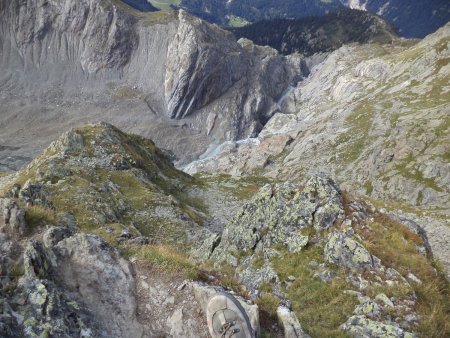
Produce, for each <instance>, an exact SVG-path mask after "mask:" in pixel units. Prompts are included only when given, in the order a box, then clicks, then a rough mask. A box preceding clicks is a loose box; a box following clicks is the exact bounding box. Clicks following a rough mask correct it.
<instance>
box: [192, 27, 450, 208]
mask: <svg viewBox="0 0 450 338" xmlns="http://www.w3.org/2000/svg"><path fill="white" fill-rule="evenodd" d="M449 32H450V25H446V26H444V27H442V28H441V29H440V30H438V31H437V32H436V33H434V34H431V35H429V36H428V37H426V38H425V39H424V40H423V41H421V42H419V43H417V44H415V45H413V46H410V47H408V48H404V49H403V50H402V51H401V52H399V53H397V52H396V51H395V49H392V50H390V49H389V48H388V49H384V48H382V47H381V46H378V45H365V46H361V47H359V46H343V47H342V48H340V49H339V50H337V51H335V52H333V53H331V54H329V55H327V56H326V58H325V60H323V59H322V60H319V62H318V63H316V61H312V65H311V67H310V69H311V74H310V76H309V77H308V78H306V79H305V80H304V81H301V82H299V83H298V85H297V86H296V87H295V88H292V89H291V90H290V91H289V92H288V93H287V95H286V96H285V97H284V98H283V100H281V102H280V112H281V113H284V114H288V115H285V116H284V115H281V116H282V117H280V115H278V114H276V115H274V116H273V117H272V118H271V120H269V122H268V123H267V124H266V125H265V128H264V129H263V130H262V131H261V133H260V134H259V135H258V137H255V138H252V139H249V140H246V142H242V143H235V144H233V146H230V145H229V144H224V145H223V146H222V147H218V148H217V151H216V152H214V153H212V154H211V156H208V157H206V158H203V159H201V160H199V161H197V162H194V163H192V164H190V165H189V166H188V167H187V170H188V171H189V173H191V174H193V173H195V172H202V171H203V172H217V171H219V172H223V173H230V174H234V175H248V174H249V173H251V172H253V173H256V172H257V173H258V174H259V173H261V172H264V173H265V174H266V175H269V176H271V177H276V178H281V179H291V178H292V177H293V176H294V177H303V176H305V175H314V174H316V173H317V172H319V171H325V172H327V173H332V175H333V177H335V179H336V181H337V182H339V184H341V186H342V187H343V188H345V189H349V190H352V191H357V193H358V194H365V195H368V196H370V197H372V198H376V199H381V200H385V201H387V202H390V201H392V200H397V201H401V202H402V203H407V204H409V205H411V206H423V207H430V208H439V209H440V208H442V206H443V205H445V206H448V205H450V204H449V189H448V187H449V186H450V171H449V167H448V165H447V164H446V163H447V162H448V160H446V158H447V155H446V154H448V153H449V144H450V142H449V136H448V135H449V133H448V132H447V133H443V132H441V130H447V129H448V119H447V116H448V114H449V111H450V107H449V103H448V102H449V93H448V90H447V89H446V87H445V85H444V84H446V83H448V82H449V76H450V71H449V66H448V58H449V55H450V49H449V39H448V36H449ZM418 121H420V123H419V122H418ZM280 122H282V123H280ZM420 126H426V127H420ZM280 134H282V135H283V134H284V135H285V136H286V134H288V135H289V136H290V137H292V140H291V141H289V142H280V141H279V142H277V143H276V146H274V147H264V146H263V145H264V144H267V143H268V141H269V140H273V142H275V141H276V137H278V136H279V135H280ZM447 209H448V208H447ZM447 209H446V211H445V212H447V213H448V210H447Z"/></svg>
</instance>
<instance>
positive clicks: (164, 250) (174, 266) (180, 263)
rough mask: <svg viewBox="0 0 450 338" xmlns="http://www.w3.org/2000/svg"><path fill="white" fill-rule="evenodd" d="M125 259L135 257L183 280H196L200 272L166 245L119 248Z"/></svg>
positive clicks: (183, 255)
mask: <svg viewBox="0 0 450 338" xmlns="http://www.w3.org/2000/svg"><path fill="white" fill-rule="evenodd" d="M120 251H121V253H122V255H124V256H125V257H131V256H133V257H136V258H138V259H139V260H140V261H141V262H143V263H146V264H151V266H152V268H154V269H156V270H160V271H162V272H166V273H169V274H171V275H176V276H179V277H183V278H189V279H198V278H199V274H200V270H199V269H198V268H197V267H196V266H195V265H193V264H192V263H191V262H190V261H189V260H188V258H187V256H186V254H184V253H182V252H179V251H177V250H176V249H175V248H174V247H171V246H166V245H145V246H121V247H120Z"/></svg>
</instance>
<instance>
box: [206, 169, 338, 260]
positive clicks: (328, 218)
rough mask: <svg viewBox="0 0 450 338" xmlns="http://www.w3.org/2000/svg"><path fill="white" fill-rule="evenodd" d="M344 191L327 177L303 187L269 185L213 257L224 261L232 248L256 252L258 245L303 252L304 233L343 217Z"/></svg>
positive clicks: (238, 217)
mask: <svg viewBox="0 0 450 338" xmlns="http://www.w3.org/2000/svg"><path fill="white" fill-rule="evenodd" d="M339 196H340V192H339V190H338V188H337V187H336V186H335V184H334V183H333V182H332V181H331V180H328V179H326V178H323V177H313V178H311V179H310V180H308V181H307V182H306V184H305V187H304V188H302V187H300V186H297V185H295V184H293V183H288V182H286V183H281V184H274V185H272V184H267V185H265V186H264V187H263V188H261V189H260V190H259V191H258V193H257V194H256V195H255V196H254V197H253V198H252V200H251V201H250V202H249V203H247V204H246V205H245V206H244V207H243V208H242V210H241V211H240V212H239V213H238V214H237V215H236V216H235V217H234V218H233V219H232V220H231V222H230V223H229V224H228V225H227V226H226V228H225V230H224V232H223V234H222V240H221V243H220V244H219V246H218V247H217V249H216V250H215V251H214V253H213V255H212V257H216V258H219V259H220V256H221V255H222V256H223V254H224V252H226V251H231V250H229V249H230V248H235V249H236V250H238V251H240V250H242V251H249V250H254V249H255V248H256V247H257V246H258V247H261V248H262V250H263V251H264V248H270V247H272V246H274V245H281V246H284V247H286V249H287V250H288V251H290V252H297V251H299V250H301V249H302V248H303V247H304V246H305V245H306V244H307V242H308V237H307V236H305V235H302V234H301V230H302V229H304V228H307V227H314V228H315V229H316V230H318V231H320V230H322V229H327V228H329V227H330V226H332V225H333V223H334V222H335V221H336V220H337V219H338V218H339V217H340V216H342V215H343V207H342V203H341V202H340V199H339Z"/></svg>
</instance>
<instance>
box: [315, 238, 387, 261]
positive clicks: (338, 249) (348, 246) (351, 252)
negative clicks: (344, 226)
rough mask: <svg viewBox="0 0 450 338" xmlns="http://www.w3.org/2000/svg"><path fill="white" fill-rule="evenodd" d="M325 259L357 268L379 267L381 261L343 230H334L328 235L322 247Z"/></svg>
mask: <svg viewBox="0 0 450 338" xmlns="http://www.w3.org/2000/svg"><path fill="white" fill-rule="evenodd" d="M324 257H325V259H326V260H327V261H328V262H330V263H333V264H336V265H338V266H340V267H345V268H349V269H352V270H357V269H379V268H381V263H380V261H379V259H378V258H377V257H374V256H372V255H371V254H370V252H369V251H368V250H367V249H366V248H365V247H364V246H363V245H362V244H361V243H359V242H357V241H356V240H354V239H353V238H351V237H350V236H349V234H347V233H344V232H339V231H335V232H333V233H332V234H330V236H329V237H328V241H327V243H326V245H325V248H324Z"/></svg>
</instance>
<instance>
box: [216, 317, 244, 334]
mask: <svg viewBox="0 0 450 338" xmlns="http://www.w3.org/2000/svg"><path fill="white" fill-rule="evenodd" d="M235 325H236V321H235V320H233V321H231V322H225V323H224V324H223V325H222V327H221V328H220V330H219V332H220V333H221V338H228V337H231V336H233V335H234V334H236V333H238V332H240V330H239V329H238V328H234V327H233V326H235Z"/></svg>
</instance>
